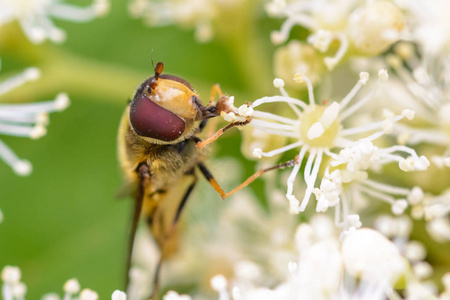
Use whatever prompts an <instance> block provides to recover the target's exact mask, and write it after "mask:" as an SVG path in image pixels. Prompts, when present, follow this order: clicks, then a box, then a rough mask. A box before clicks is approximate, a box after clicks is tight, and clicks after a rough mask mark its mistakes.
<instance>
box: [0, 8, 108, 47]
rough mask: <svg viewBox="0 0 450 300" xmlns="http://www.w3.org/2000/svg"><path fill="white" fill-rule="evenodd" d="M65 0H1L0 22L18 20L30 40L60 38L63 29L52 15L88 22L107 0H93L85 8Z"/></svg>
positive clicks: (61, 38)
mask: <svg viewBox="0 0 450 300" xmlns="http://www.w3.org/2000/svg"><path fill="white" fill-rule="evenodd" d="M64 1H65V0H0V11H1V12H2V13H1V14H0V26H1V25H2V24H5V23H9V22H11V21H14V20H17V21H18V22H19V24H20V26H21V27H22V30H23V31H24V33H25V35H26V36H27V37H28V38H29V39H30V41H31V42H33V43H36V44H39V43H42V42H43V41H45V40H46V39H49V40H51V41H52V42H58V43H60V42H63V41H64V40H65V39H66V33H65V32H64V31H63V30H61V29H60V28H58V27H56V25H55V24H53V22H52V20H51V18H56V19H63V20H67V21H73V22H87V21H90V20H92V19H94V18H96V17H97V16H102V15H105V14H106V13H107V12H108V10H109V1H108V0H93V1H94V2H93V3H92V4H91V5H89V6H87V7H84V8H81V7H77V6H74V5H72V4H68V3H63V2H64Z"/></svg>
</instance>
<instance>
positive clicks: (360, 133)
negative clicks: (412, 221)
mask: <svg viewBox="0 0 450 300" xmlns="http://www.w3.org/2000/svg"><path fill="white" fill-rule="evenodd" d="M378 77H379V79H378V81H377V83H376V84H375V85H374V87H373V88H372V89H371V90H370V91H369V92H368V93H367V94H366V95H365V96H364V97H362V98H361V99H359V100H354V98H355V97H356V95H357V93H358V91H359V90H360V89H361V88H362V87H363V86H364V85H365V84H366V83H367V82H368V80H369V74H368V73H365V72H361V73H360V79H359V80H358V82H357V83H356V85H355V86H354V88H353V89H352V90H351V91H350V92H349V93H348V94H347V95H346V96H345V97H344V98H343V99H342V100H341V101H339V102H338V101H326V103H323V104H317V103H316V102H315V100H314V99H315V97H314V92H313V88H312V83H311V82H310V80H309V78H308V77H306V76H302V75H300V74H297V75H295V76H294V80H295V81H296V82H297V83H303V82H305V83H306V85H307V87H308V95H309V104H305V103H304V102H303V101H301V100H299V99H295V98H292V97H290V96H289V95H288V93H287V92H286V91H285V89H284V81H283V80H281V79H275V80H274V86H275V87H276V88H278V89H280V92H281V96H272V97H263V98H261V99H258V100H255V101H254V102H253V103H251V104H249V105H247V104H246V105H242V106H241V107H239V108H236V109H235V112H230V113H227V114H223V116H224V118H225V119H226V120H228V121H236V120H242V119H243V118H246V117H247V118H248V117H250V118H251V122H250V123H249V126H251V127H254V128H256V129H258V130H260V131H262V132H265V133H269V134H273V135H279V136H285V137H287V138H288V139H291V140H293V142H292V143H290V144H289V145H287V146H284V147H281V148H278V149H275V150H271V151H268V152H264V151H263V150H262V149H260V148H255V149H253V155H254V156H255V157H257V158H262V157H273V156H275V155H279V154H281V153H284V152H286V151H289V150H292V149H296V148H299V149H300V150H299V152H298V156H297V157H298V159H297V161H298V163H297V164H296V165H295V166H294V168H293V170H292V172H291V175H290V176H289V178H288V179H287V193H286V196H287V198H288V199H289V203H290V211H291V212H292V213H299V212H302V211H304V210H305V208H306V205H307V204H308V202H309V199H310V197H311V194H313V193H314V194H315V196H316V199H317V201H318V203H317V208H316V210H317V211H321V212H323V211H326V210H327V209H328V208H329V207H335V208H336V224H337V225H338V226H340V227H343V228H344V229H345V230H348V229H350V228H358V227H360V226H361V222H360V220H359V217H358V216H357V215H354V214H355V213H356V212H350V211H349V210H350V207H351V203H352V202H353V201H356V200H355V199H358V198H361V195H368V196H370V197H373V198H376V199H380V200H382V201H385V202H387V203H389V204H390V205H391V207H392V211H393V212H394V213H395V214H401V213H403V212H404V210H405V209H406V208H407V206H408V202H407V201H406V200H405V199H403V198H401V199H397V198H396V197H404V198H406V197H407V196H408V195H409V194H410V193H411V192H410V190H409V189H406V188H399V187H395V186H390V185H388V184H384V183H378V182H376V181H373V180H370V179H369V175H370V173H369V170H370V169H373V170H379V169H380V168H382V167H383V166H384V165H386V164H388V163H392V162H396V163H398V166H399V168H400V169H401V170H402V171H405V172H410V171H416V170H417V171H423V170H426V169H427V168H428V166H429V162H428V160H427V159H426V158H425V157H424V156H418V155H417V154H416V152H415V151H414V150H413V149H412V148H409V147H406V146H403V145H393V146H390V147H384V148H381V147H377V146H375V145H374V144H373V142H374V141H375V140H377V139H379V138H380V137H382V136H383V135H385V134H386V133H391V132H392V131H393V128H394V124H396V123H397V122H398V121H400V120H402V119H404V118H406V119H408V120H412V119H413V118H414V112H413V111H411V110H407V109H405V110H404V111H403V112H402V113H401V114H400V115H394V114H390V113H386V114H385V119H384V120H381V121H377V122H372V123H368V124H364V125H357V126H356V127H349V126H348V125H347V124H348V122H346V119H347V118H349V117H351V116H353V115H355V114H356V113H357V112H358V111H359V110H361V109H362V108H363V107H364V105H366V104H367V103H368V102H369V101H370V100H371V99H372V98H374V97H375V96H376V90H377V89H378V86H379V84H380V82H381V81H387V79H388V74H387V72H386V71H385V70H380V71H379V73H378ZM352 101H353V102H354V103H353V104H352V105H350V104H351V103H352ZM267 103H277V104H279V103H285V104H287V106H288V107H289V108H290V109H291V110H292V113H293V114H294V115H295V116H296V119H292V118H287V117H284V116H280V115H277V114H274V113H269V112H265V111H259V110H257V109H256V108H257V107H259V106H260V105H262V104H267ZM338 149H340V151H339V153H336V150H338ZM307 155H308V156H307ZM325 156H328V157H329V158H331V161H330V162H327V164H326V165H325V164H324V163H323V162H324V161H325V160H324V157H325ZM306 157H307V159H306ZM304 160H306V163H305V167H304V174H303V178H304V180H305V183H306V191H305V194H304V196H303V199H302V201H299V200H297V197H296V196H295V195H294V181H295V178H296V177H297V174H298V173H299V171H300V168H301V166H302V164H303V161H304ZM321 166H322V167H323V166H325V169H326V170H325V175H324V176H322V181H321V184H320V187H319V188H316V186H315V182H316V180H317V178H318V177H319V171H320V169H321ZM341 210H342V211H343V216H342V217H341Z"/></svg>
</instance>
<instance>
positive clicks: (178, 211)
mask: <svg viewBox="0 0 450 300" xmlns="http://www.w3.org/2000/svg"><path fill="white" fill-rule="evenodd" d="M193 178H194V181H193V182H192V183H191V184H190V185H189V187H188V189H187V190H186V192H185V193H184V195H183V198H181V201H180V202H179V204H178V207H177V209H176V212H175V216H174V218H173V220H172V223H171V224H170V225H169V229H168V230H167V231H166V234H165V236H164V242H163V244H162V247H161V248H162V249H161V252H162V253H161V257H160V259H159V261H158V264H157V266H156V270H155V274H154V276H153V292H152V295H151V296H150V299H157V297H158V293H159V288H160V286H159V277H160V276H159V273H160V272H161V265H162V262H163V260H164V246H165V244H166V241H168V240H169V239H170V238H171V236H172V234H173V233H174V232H175V229H176V226H177V224H178V221H179V220H180V216H181V212H182V211H183V209H184V207H185V206H186V203H187V200H188V199H189V196H190V195H191V193H192V191H193V190H194V187H195V185H196V184H197V176H195V174H194V175H193Z"/></svg>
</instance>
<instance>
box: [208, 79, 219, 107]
mask: <svg viewBox="0 0 450 300" xmlns="http://www.w3.org/2000/svg"><path fill="white" fill-rule="evenodd" d="M216 95H218V96H219V98H220V97H222V96H223V92H222V90H221V89H220V85H219V84H217V83H216V84H214V85H213V86H212V88H211V94H210V95H209V103H208V105H207V106H211V105H214V104H215V103H216V101H215V99H216Z"/></svg>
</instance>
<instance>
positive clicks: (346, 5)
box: [266, 0, 404, 70]
mask: <svg viewBox="0 0 450 300" xmlns="http://www.w3.org/2000/svg"><path fill="white" fill-rule="evenodd" d="M266 11H267V13H268V14H269V15H270V16H272V17H278V18H286V20H285V21H284V22H283V24H282V26H281V29H280V30H279V31H274V32H272V42H273V43H274V44H281V43H283V42H285V41H286V40H287V39H288V38H289V33H290V31H291V29H292V27H293V26H295V25H300V26H303V27H305V28H307V29H309V30H310V31H311V34H310V35H309V37H308V42H309V43H310V44H311V45H312V46H313V47H314V48H316V49H317V50H319V51H320V52H328V51H329V49H330V48H331V47H330V46H331V44H332V42H333V41H338V42H339V48H338V50H337V51H336V53H335V55H334V56H327V57H325V59H324V62H325V65H326V66H327V67H328V69H330V70H331V69H333V68H334V67H335V66H336V65H337V63H338V62H339V61H340V60H341V59H342V58H343V57H344V55H345V54H346V53H347V50H348V49H349V47H351V48H352V49H354V50H356V51H358V52H360V53H363V54H365V55H377V54H379V53H381V52H382V51H384V50H386V49H387V48H388V47H389V46H390V45H392V44H393V43H394V42H396V41H397V40H398V39H399V35H400V33H401V32H402V30H403V27H404V20H403V15H402V13H401V11H400V10H399V9H398V8H397V7H396V6H395V5H393V4H392V3H390V2H388V1H369V2H367V1H359V0H345V1H331V0H319V1H317V0H293V1H289V2H288V3H286V2H285V1H279V0H273V1H272V2H269V3H268V4H267V5H266Z"/></svg>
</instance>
